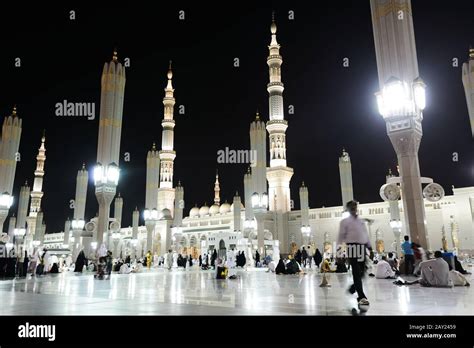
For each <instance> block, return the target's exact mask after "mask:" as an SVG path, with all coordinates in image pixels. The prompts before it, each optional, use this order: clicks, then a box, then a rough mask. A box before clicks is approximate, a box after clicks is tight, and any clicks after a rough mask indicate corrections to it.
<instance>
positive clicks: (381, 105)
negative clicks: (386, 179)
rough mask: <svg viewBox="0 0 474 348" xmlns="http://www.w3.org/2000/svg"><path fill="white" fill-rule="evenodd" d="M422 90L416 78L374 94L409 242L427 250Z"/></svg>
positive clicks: (387, 85) (395, 81) (388, 85)
mask: <svg viewBox="0 0 474 348" xmlns="http://www.w3.org/2000/svg"><path fill="white" fill-rule="evenodd" d="M425 88H426V86H425V84H424V82H423V80H422V79H421V78H419V77H417V78H416V79H415V80H413V81H402V80H400V79H398V78H395V77H391V78H389V79H388V81H386V83H385V84H384V85H383V87H382V90H381V91H380V92H378V93H376V96H377V105H378V109H379V112H380V114H381V115H382V116H383V118H384V120H385V122H386V126H387V135H388V137H389V138H390V141H391V142H392V145H393V148H394V149H395V152H396V153H397V158H398V163H399V166H400V176H401V184H402V187H401V189H402V192H403V195H402V199H403V207H404V213H405V221H406V222H407V225H408V226H407V230H408V231H409V232H410V235H411V237H412V240H413V241H414V242H416V243H418V244H420V245H422V246H423V247H424V248H426V247H427V246H428V245H427V244H428V241H427V235H426V226H425V205H424V201H423V194H422V187H421V183H422V181H421V177H420V166H419V162H418V149H419V146H420V142H421V138H422V136H423V131H422V126H421V123H422V120H423V114H422V111H423V109H424V108H425V105H426V97H425Z"/></svg>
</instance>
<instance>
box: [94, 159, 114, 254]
mask: <svg viewBox="0 0 474 348" xmlns="http://www.w3.org/2000/svg"><path fill="white" fill-rule="evenodd" d="M119 177H120V170H119V168H118V166H117V165H116V164H115V163H111V164H109V165H105V166H104V165H102V164H101V163H97V165H96V166H95V168H94V185H95V196H96V197H97V201H98V202H99V223H98V226H97V229H96V231H94V236H93V243H95V247H96V248H97V247H100V245H101V244H102V243H103V241H104V234H105V233H107V232H108V227H109V226H108V224H109V216H110V203H112V199H113V198H114V197H115V193H116V191H117V185H118V182H119ZM91 245H92V243H91Z"/></svg>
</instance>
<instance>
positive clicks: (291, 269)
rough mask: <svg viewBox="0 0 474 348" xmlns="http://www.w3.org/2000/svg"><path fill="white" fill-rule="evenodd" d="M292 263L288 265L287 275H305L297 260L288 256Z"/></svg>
mask: <svg viewBox="0 0 474 348" xmlns="http://www.w3.org/2000/svg"><path fill="white" fill-rule="evenodd" d="M288 258H289V259H290V262H288V263H287V264H286V274H300V273H303V270H302V268H301V266H300V264H299V263H298V262H297V261H296V260H295V258H294V257H291V255H289V256H288Z"/></svg>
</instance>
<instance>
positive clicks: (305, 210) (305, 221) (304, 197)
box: [300, 181, 309, 227]
mask: <svg viewBox="0 0 474 348" xmlns="http://www.w3.org/2000/svg"><path fill="white" fill-rule="evenodd" d="M308 201H309V197H308V188H307V187H306V186H305V185H304V181H303V183H302V184H301V187H300V207H301V227H309V202H308Z"/></svg>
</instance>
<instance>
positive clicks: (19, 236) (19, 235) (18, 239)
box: [13, 228, 26, 258]
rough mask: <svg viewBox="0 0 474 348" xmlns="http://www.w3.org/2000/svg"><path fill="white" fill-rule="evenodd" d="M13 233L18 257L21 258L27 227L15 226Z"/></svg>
mask: <svg viewBox="0 0 474 348" xmlns="http://www.w3.org/2000/svg"><path fill="white" fill-rule="evenodd" d="M13 234H14V236H15V246H16V254H17V257H20V258H21V256H22V250H20V245H21V244H22V243H23V237H24V236H25V234H26V228H15V229H14V230H13Z"/></svg>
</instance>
